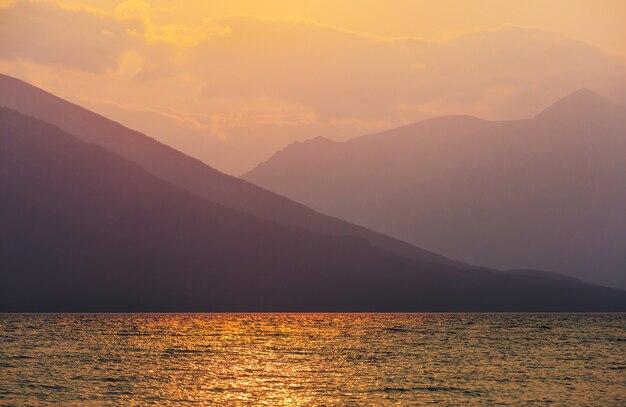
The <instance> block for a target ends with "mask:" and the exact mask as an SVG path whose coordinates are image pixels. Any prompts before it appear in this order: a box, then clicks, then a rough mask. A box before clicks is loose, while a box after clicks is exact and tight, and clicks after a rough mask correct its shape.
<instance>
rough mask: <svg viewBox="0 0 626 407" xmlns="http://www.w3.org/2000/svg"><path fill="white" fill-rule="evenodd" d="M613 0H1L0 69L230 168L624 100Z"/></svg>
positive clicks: (625, 74)
mask: <svg viewBox="0 0 626 407" xmlns="http://www.w3.org/2000/svg"><path fill="white" fill-rule="evenodd" d="M624 15H626V1H622V0H615V1H613V0H594V1H577V0H568V1H565V0H541V1H534V0H527V1H495V0H493V1H492V0H482V1H479V0H476V1H461V0H459V1H451V0H439V1H434V0H433V1H430V0H406V1H404V0H385V1H366V0H361V1H337V0H335V1H325V0H318V1H304V0H289V1H270V0H265V1H238V0H233V1H177V2H173V1H170V2H168V1H163V0H159V1H153V2H147V1H142V0H127V1H104V0H90V1H72V0H67V1H61V0H59V1H22V0H20V1H12V0H9V1H7V0H0V72H2V73H5V74H8V75H11V76H14V77H17V78H20V79H23V80H25V81H27V82H30V83H32V84H33V85H35V86H39V87H42V88H44V89H46V90H48V91H50V92H52V93H54V94H56V95H58V96H60V97H63V98H65V99H68V100H70V101H72V102H74V103H77V104H80V105H82V106H84V107H86V108H88V109H90V110H93V111H95V112H97V113H100V114H103V115H105V116H107V117H109V118H111V119H113V120H116V121H119V122H120V123H122V124H124V125H126V126H128V127H131V128H133V129H136V130H139V131H141V132H144V133H146V134H148V135H149V136H151V137H154V138H156V139H158V140H160V141H162V142H164V143H167V144H169V145H171V146H173V147H175V148H177V149H179V150H181V151H183V152H185V153H188V154H190V155H193V156H195V157H197V158H199V159H201V160H203V161H205V162H206V163H207V164H209V165H211V166H213V167H215V168H217V169H219V170H221V171H224V172H226V173H229V174H233V175H240V174H242V173H244V172H246V171H248V170H250V169H252V168H253V167H254V166H255V165H256V164H258V163H259V162H262V161H264V160H266V159H268V158H269V157H270V156H271V155H272V154H273V153H274V152H276V151H277V150H280V149H281V148H283V147H284V146H286V145H287V144H289V143H293V142H297V141H301V140H305V139H309V138H313V137H318V136H323V137H327V138H331V139H335V140H345V139H349V138H352V137H356V136H359V135H363V134H367V133H372V132H377V131H380V130H384V129H387V128H391V127H396V126H399V125H403V124H407V123H411V122H415V121H419V120H423V119H427V118H431V117H436V116H440V115H447V114H470V115H475V116H478V117H481V118H485V119H494V120H495V119H498V120H500V119H516V118H527V117H530V116H533V115H534V114H536V113H538V112H539V111H540V110H541V109H543V108H545V107H546V106H548V105H549V104H550V103H552V102H554V101H556V100H557V99H559V98H561V97H563V96H566V95H567V94H569V93H571V92H574V91H576V90H577V89H580V88H582V87H586V88H589V89H591V90H593V91H596V92H598V93H600V94H601V95H603V96H605V97H607V98H608V99H610V100H613V101H615V102H617V103H626V41H625V39H626V24H624V23H623V16H624Z"/></svg>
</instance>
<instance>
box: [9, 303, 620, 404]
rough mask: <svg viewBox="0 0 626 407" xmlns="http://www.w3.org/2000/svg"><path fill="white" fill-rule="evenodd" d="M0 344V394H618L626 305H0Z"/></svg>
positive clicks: (357, 398)
mask: <svg viewBox="0 0 626 407" xmlns="http://www.w3.org/2000/svg"><path fill="white" fill-rule="evenodd" d="M0 346H1V347H0V405H16V406H26V405H46V404H50V405H52V404H62V405H116V406H117V405H150V404H153V405H159V406H167V405H190V406H191V405H204V404H207V405H208V404H211V405H248V404H249V405H386V404H390V405H394V404H407V405H423V404H429V403H433V404H438V405H458V404H498V403H502V404H514V405H520V404H539V405H544V404H546V403H550V402H552V403H554V404H555V405H568V406H570V405H597V406H619V405H622V406H623V405H626V314H580V315H578V314H545V315H544V314H194V315H190V314H123V315H113V314H67V315H64V314H41V315H39V314H37V315H35V314H29V315H11V314H4V315H0Z"/></svg>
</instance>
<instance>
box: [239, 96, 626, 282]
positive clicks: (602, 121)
mask: <svg viewBox="0 0 626 407" xmlns="http://www.w3.org/2000/svg"><path fill="white" fill-rule="evenodd" d="M243 178H244V179H246V180H248V181H251V182H254V183H256V184H257V185H260V186H262V187H264V188H268V189H270V190H272V191H275V192H277V193H279V194H282V195H284V196H286V197H289V198H292V199H294V200H297V201H298V202H302V203H304V204H306V205H309V206H311V207H312V208H314V209H316V210H319V211H321V212H324V213H328V214H331V215H334V216H338V217H340V218H342V219H346V220H349V221H351V222H355V223H358V224H362V225H364V226H367V227H370V228H372V229H375V230H378V231H381V232H383V233H387V234H389V235H390V236H394V237H397V238H399V239H403V240H405V241H407V242H410V243H413V244H415V245H417V246H419V247H424V248H427V249H429V250H433V251H435V252H439V253H445V254H446V255H449V256H451V257H452V258H455V259H459V260H462V261H465V262H468V263H472V264H480V265H485V266H489V267H494V268H503V269H509V268H534V269H543V270H552V271H557V272H561V273H565V274H568V275H571V276H575V277H578V278H582V279H585V280H588V281H594V282H597V283H601V284H606V285H612V286H616V287H621V288H625V287H626V110H625V109H624V108H623V107H621V106H617V105H614V104H612V103H610V102H608V101H606V100H604V99H603V98H602V97H600V96H598V95H596V94H594V93H593V92H591V91H589V90H585V89H583V90H580V91H577V92H575V93H573V94H571V95H569V96H567V97H565V98H563V99H562V100H559V101H557V102H556V103H554V104H553V105H552V106H550V107H549V108H547V109H545V110H544V111H543V112H542V113H540V114H539V115H537V116H536V117H533V118H531V119H528V120H516V121H485V120H480V119H477V118H475V117H470V116H449V117H441V118H437V119H432V120H426V121H423V122H419V123H416V124H411V125H408V126H404V127H399V128H396V129H392V130H388V131H385V132H382V133H378V134H371V135H366V136H362V137H359V138H356V139H352V140H349V141H346V142H333V141H331V140H328V139H325V138H316V139H313V140H310V141H307V142H302V143H295V144H292V145H289V146H288V147H286V148H285V149H284V150H282V151H280V152H278V153H276V154H275V155H274V156H273V157H272V158H271V159H270V160H268V161H267V162H265V163H262V164H260V165H259V166H258V167H257V168H256V169H254V170H252V171H251V172H249V173H248V174H246V175H245V176H244V177H243Z"/></svg>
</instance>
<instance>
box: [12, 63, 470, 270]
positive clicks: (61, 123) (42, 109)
mask: <svg viewBox="0 0 626 407" xmlns="http://www.w3.org/2000/svg"><path fill="white" fill-rule="evenodd" d="M0 106H4V107H7V108H11V109H13V110H16V111H19V112H21V113H24V114H26V115H29V116H32V117H35V118H38V119H41V120H43V121H45V122H48V123H50V124H53V125H55V126H58V127H59V128H60V129H62V130H64V131H65V132H67V133H69V134H71V135H73V136H75V137H78V138H80V139H81V140H83V141H86V142H88V143H93V144H96V145H98V146H100V147H103V148H105V149H107V150H109V151H111V152H113V153H115V154H117V155H119V156H121V157H123V158H126V159H128V160H130V161H133V162H134V163H136V164H138V165H140V166H141V167H142V168H144V169H145V170H147V171H148V172H150V173H151V174H152V175H155V176H157V177H158V178H161V179H163V180H165V181H168V182H170V183H172V184H174V185H177V186H179V187H181V188H183V189H186V190H187V191H190V192H193V193H194V194H196V195H198V196H200V197H203V198H206V199H208V200H210V201H212V202H216V203H219V204H222V205H225V206H228V207H231V208H234V209H237V210H239V211H243V212H246V213H249V214H252V215H255V216H258V217H261V218H264V219H268V220H270V221H272V222H276V223H280V224H284V225H288V226H296V227H300V228H304V229H307V230H311V231H313V232H316V233H322V234H330V235H336V236H356V237H360V238H363V239H366V240H367V241H369V242H370V243H372V244H374V245H376V246H378V247H381V248H383V249H385V250H388V251H391V252H394V253H397V254H401V255H403V256H405V257H407V258H409V259H411V260H416V261H418V262H423V261H429V262H433V263H436V264H446V265H461V263H459V262H456V261H453V260H450V259H448V258H446V257H444V256H440V255H437V254H434V253H431V252H428V251H426V250H422V249H420V248H417V247H415V246H412V245H410V244H407V243H405V242H403V241H400V240H398V239H393V238H390V237H388V236H385V235H383V234H380V233H377V232H374V231H371V230H368V229H366V228H363V227H360V226H356V225H354V224H350V223H348V222H345V221H343V220H339V219H337V218H333V217H330V216H326V215H322V214H320V213H318V212H315V211H313V210H311V209H310V208H308V207H306V206H304V205H301V204H299V203H296V202H294V201H292V200H290V199H287V198H284V197H282V196H280V195H277V194H276V193H273V192H270V191H267V190H264V189H262V188H260V187H258V186H255V185H253V184H251V183H249V182H247V181H244V180H241V179H239V178H236V177H232V176H229V175H226V174H223V173H220V172H219V171H217V170H215V169H213V168H211V167H209V166H208V165H206V164H204V163H202V162H200V161H198V160H196V159H194V158H192V157H189V156H187V155H185V154H183V153H181V152H179V151H177V150H174V149H173V148H170V147H168V146H166V145H164V144H162V143H159V142H158V141H156V140H154V139H152V138H150V137H148V136H146V135H144V134H141V133H139V132H137V131H134V130H130V129H128V128H126V127H124V126H122V125H120V124H119V123H116V122H113V121H111V120H109V119H107V118H105V117H103V116H100V115H98V114H96V113H93V112H90V111H88V110H86V109H84V108H82V107H80V106H77V105H75V104H72V103H70V102H67V101H65V100H63V99H60V98H58V97H56V96H54V95H52V94H50V93H48V92H46V91H44V90H42V89H39V88H37V87H34V86H32V85H29V84H28V83H26V82H23V81H21V80H18V79H15V78H12V77H10V76H7V75H2V74H0ZM468 267H469V266H468Z"/></svg>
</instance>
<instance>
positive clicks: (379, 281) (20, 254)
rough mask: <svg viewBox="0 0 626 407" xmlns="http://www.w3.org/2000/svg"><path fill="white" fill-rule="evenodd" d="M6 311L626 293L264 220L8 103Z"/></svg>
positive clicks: (1, 216) (622, 297) (616, 299)
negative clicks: (412, 256)
mask: <svg viewBox="0 0 626 407" xmlns="http://www.w3.org/2000/svg"><path fill="white" fill-rule="evenodd" d="M0 146H1V148H0V224H2V228H0V281H1V284H0V310H1V311H4V312H6V311H305V310H306V311H312V310H315V311H374V310H377V311H399V310H404V311H406V310H415V311H429V310H430V311H432V310H439V311H445V310H448V311H459V310H464V311H495V310H498V311H521V310H526V311H538V310H542V311H565V310H567V311H577V310H585V311H612V310H613V311H615V310H621V311H624V310H626V292H624V291H619V290H614V289H610V288H605V287H600V286H596V285H592V284H586V283H582V282H579V281H575V280H567V279H559V278H552V277H550V278H545V277H542V276H541V275H539V276H537V275H535V276H528V275H522V274H520V273H515V274H504V273H498V272H493V271H489V270H479V269H467V268H464V267H460V266H454V265H441V264H434V263H432V262H428V261H424V262H422V263H421V264H420V265H417V262H416V261H409V260H408V259H405V258H404V257H402V256H400V255H398V254H395V253H391V252H388V251H385V250H383V249H380V248H378V247H376V246H373V245H371V244H370V243H369V242H368V241H367V240H365V239H362V238H355V237H340V236H329V235H323V234H317V233H314V232H311V231H308V230H305V229H301V228H296V227H291V226H285V225H280V224H276V223H273V222H270V221H268V220H265V219H261V218H258V217H255V216H252V215H250V214H247V213H244V212H242V211H238V210H234V209H232V208H228V207H226V206H223V205H220V204H218V203H214V202H210V201H208V200H206V199H204V198H202V197H200V196H198V195H196V194H194V193H192V192H189V191H187V190H185V189H183V188H180V187H178V186H176V185H173V184H171V183H169V182H167V181H164V180H162V179H160V178H157V177H155V176H154V175H152V174H150V173H149V172H148V171H146V170H145V169H144V168H142V167H141V166H139V165H137V164H136V163H133V162H131V161H129V160H126V159H124V158H122V157H120V156H118V155H116V154H114V153H112V152H110V151H108V150H106V149H104V148H102V147H99V146H97V145H95V144H90V143H86V142H84V141H81V140H79V139H78V138H76V137H74V136H73V135H70V134H68V133H66V132H64V131H62V130H61V129H59V128H58V127H55V126H53V125H50V124H48V123H45V122H43V121H40V120H37V119H34V118H32V117H29V116H26V115H23V114H21V113H18V112H16V111H13V110H10V109H6V108H0Z"/></svg>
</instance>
